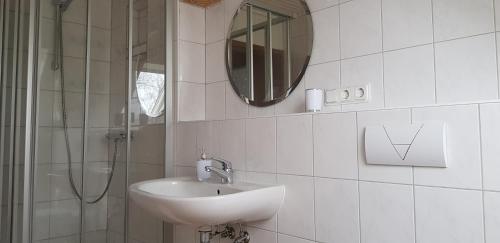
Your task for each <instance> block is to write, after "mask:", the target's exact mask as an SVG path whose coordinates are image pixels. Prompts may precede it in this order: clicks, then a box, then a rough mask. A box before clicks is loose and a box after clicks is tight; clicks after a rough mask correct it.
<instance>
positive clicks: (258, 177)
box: [246, 172, 278, 232]
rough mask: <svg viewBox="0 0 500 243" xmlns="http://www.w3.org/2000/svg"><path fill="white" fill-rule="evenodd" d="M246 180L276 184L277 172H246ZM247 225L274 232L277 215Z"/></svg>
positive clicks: (276, 225)
mask: <svg viewBox="0 0 500 243" xmlns="http://www.w3.org/2000/svg"><path fill="white" fill-rule="evenodd" d="M246 181H247V182H250V183H257V184H265V185H276V184H277V182H278V178H277V174H269V173H256V172H247V173H246ZM249 225H250V226H253V227H256V228H259V229H264V230H269V231H273V232H276V231H278V216H277V215H274V217H272V218H270V219H267V220H264V221H259V222H253V223H250V224H249Z"/></svg>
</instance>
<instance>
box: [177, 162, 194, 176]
mask: <svg viewBox="0 0 500 243" xmlns="http://www.w3.org/2000/svg"><path fill="white" fill-rule="evenodd" d="M174 175H175V177H192V178H195V177H196V176H197V172H196V167H189V166H179V165H176V166H175V172H174Z"/></svg>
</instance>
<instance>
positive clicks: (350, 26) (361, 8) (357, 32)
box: [340, 0, 382, 58]
mask: <svg viewBox="0 0 500 243" xmlns="http://www.w3.org/2000/svg"><path fill="white" fill-rule="evenodd" d="M381 50H382V20H381V0H356V1H350V2H347V3H345V4H342V5H340V52H341V57H342V58H348V57H355V56H361V55H366V54H371V53H376V52H380V51H381Z"/></svg>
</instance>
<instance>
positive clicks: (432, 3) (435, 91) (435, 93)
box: [431, 0, 438, 104]
mask: <svg viewBox="0 0 500 243" xmlns="http://www.w3.org/2000/svg"><path fill="white" fill-rule="evenodd" d="M431 25H432V58H433V68H434V104H437V103H438V99H437V97H438V96H437V69H436V36H435V29H434V0H431Z"/></svg>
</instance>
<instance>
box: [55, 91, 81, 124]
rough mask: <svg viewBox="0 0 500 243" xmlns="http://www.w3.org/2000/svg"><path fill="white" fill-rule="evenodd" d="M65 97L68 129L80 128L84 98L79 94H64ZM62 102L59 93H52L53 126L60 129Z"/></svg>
mask: <svg viewBox="0 0 500 243" xmlns="http://www.w3.org/2000/svg"><path fill="white" fill-rule="evenodd" d="M65 95H66V113H67V124H68V127H82V125H83V113H84V112H83V108H84V99H83V98H84V97H83V94H82V93H81V92H78V93H74V92H65ZM61 102H62V100H61V93H59V92H55V93H54V107H53V108H52V109H53V117H52V121H53V125H54V126H57V127H62V125H63V123H62V122H63V120H62V119H63V117H62V103H61Z"/></svg>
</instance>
